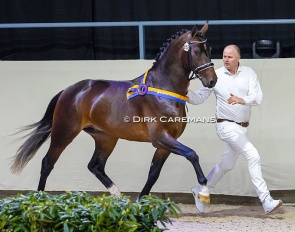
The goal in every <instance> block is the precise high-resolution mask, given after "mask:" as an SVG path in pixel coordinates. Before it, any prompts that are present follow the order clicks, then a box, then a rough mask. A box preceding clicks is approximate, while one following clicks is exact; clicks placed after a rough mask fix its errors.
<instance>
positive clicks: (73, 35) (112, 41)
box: [0, 0, 295, 60]
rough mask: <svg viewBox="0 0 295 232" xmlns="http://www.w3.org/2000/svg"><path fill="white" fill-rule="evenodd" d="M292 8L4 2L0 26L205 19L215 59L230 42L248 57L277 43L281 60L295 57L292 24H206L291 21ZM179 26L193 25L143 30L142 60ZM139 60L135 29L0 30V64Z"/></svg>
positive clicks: (100, 0)
mask: <svg viewBox="0 0 295 232" xmlns="http://www.w3.org/2000/svg"><path fill="white" fill-rule="evenodd" d="M294 9H295V1H293V0H280V1H275V0H270V1H267V2H266V1H253V0H250V1H249V0H239V1H219V0H208V1H201V0H186V1H183V0H173V1H171V0H161V1H159V0H124V1H122V0H113V1H109V0H83V1H81V0H51V1H45V0H26V1H23V0H14V1H11V0H2V1H1V2H0V23H40V22H117V21H121V22H122V21H169V20H209V31H208V33H207V37H208V40H209V41H210V43H211V45H212V47H213V50H212V57H213V58H220V57H221V54H222V50H223V47H224V46H226V45H228V44H237V45H239V46H240V48H241V52H242V57H243V58H252V44H253V42H254V41H256V40H260V39H270V40H274V41H280V42H281V44H282V46H283V52H282V57H295V39H294V33H295V26H294V25H293V24H292V25H286V24H281V25H221V26H215V25H210V20H243V19H295V11H294ZM201 26H202V25H199V27H200V28H201ZM183 28H185V29H188V30H190V29H191V28H192V25H187V26H177V25H175V26H159V27H154V26H152V27H146V35H145V36H146V51H145V52H146V58H147V59H153V58H154V57H155V56H156V54H157V53H158V51H159V48H160V47H161V46H162V44H163V43H164V42H165V41H166V39H168V38H170V36H171V35H172V34H175V33H176V32H177V31H180V30H181V29H183ZM138 58H139V44H138V28H137V27H109V28H107V27H100V28H34V29H32V28H31V29H0V60H93V59H138Z"/></svg>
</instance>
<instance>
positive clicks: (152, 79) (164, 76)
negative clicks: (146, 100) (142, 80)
mask: <svg viewBox="0 0 295 232" xmlns="http://www.w3.org/2000/svg"><path fill="white" fill-rule="evenodd" d="M188 75H189V73H185V72H180V71H179V70H173V69H172V68H167V69H160V68H158V69H156V70H152V71H151V72H150V73H149V75H148V79H147V81H148V82H147V83H149V84H150V85H152V86H153V87H155V88H160V89H163V90H167V91H171V92H175V93H178V94H181V95H185V94H186V93H187V89H188V86H189V81H188Z"/></svg>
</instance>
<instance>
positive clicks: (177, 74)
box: [11, 22, 217, 198]
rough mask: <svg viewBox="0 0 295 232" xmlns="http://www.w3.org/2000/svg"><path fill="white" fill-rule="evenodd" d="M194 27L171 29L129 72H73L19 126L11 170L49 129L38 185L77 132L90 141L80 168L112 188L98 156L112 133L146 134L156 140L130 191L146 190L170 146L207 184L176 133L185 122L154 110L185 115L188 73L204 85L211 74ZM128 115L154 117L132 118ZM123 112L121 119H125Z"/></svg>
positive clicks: (106, 152) (105, 152)
mask: <svg viewBox="0 0 295 232" xmlns="http://www.w3.org/2000/svg"><path fill="white" fill-rule="evenodd" d="M207 30H208V22H206V23H205V24H204V26H203V27H202V29H201V30H198V29H197V25H195V26H194V27H193V28H192V30H191V31H188V30H182V31H179V32H178V33H176V34H175V35H173V36H171V38H170V39H168V40H167V43H165V44H164V46H163V47H162V48H161V49H160V52H159V53H158V55H157V56H156V59H155V62H154V63H153V65H152V67H151V68H150V69H149V70H148V71H147V72H145V74H144V75H141V76H139V77H137V78H135V79H133V80H126V81H111V80H89V79H87V80H81V81H79V82H77V83H75V84H73V85H71V86H69V87H67V88H65V89H64V90H62V91H61V92H59V93H58V94H57V95H56V96H54V97H53V98H52V100H51V101H50V103H49V104H48V107H47V109H46V112H45V114H44V116H43V118H42V119H41V120H40V121H39V122H36V123H33V124H31V125H28V126H25V127H23V128H22V129H21V130H20V131H19V132H22V131H26V130H32V131H31V132H30V133H29V134H27V135H26V136H25V137H27V138H26V140H25V142H24V143H23V144H22V145H21V146H20V147H19V149H18V151H17V153H16V155H15V156H14V157H13V163H12V166H11V171H12V172H13V173H17V172H21V170H22V169H23V168H24V167H25V165H26V164H27V163H28V162H29V160H30V159H32V158H33V156H34V155H35V153H36V152H37V151H38V149H39V148H40V147H41V145H42V144H43V143H44V142H45V141H46V140H47V139H49V137H50V136H51V141H50V146H49V149H48V151H47V153H46V155H45V156H44V158H43V159H42V165H41V175H40V180H39V185H38V191H44V189H45V185H46V180H47V178H48V176H49V174H50V172H51V171H52V170H53V168H54V165H55V163H56V162H57V160H58V158H59V156H60V155H61V153H62V152H63V151H64V149H65V148H66V147H67V146H68V145H69V144H70V143H71V142H72V141H73V139H74V138H75V137H76V136H77V135H78V134H79V133H80V132H81V131H85V132H86V133H88V134H89V135H90V136H91V137H92V138H93V139H94V142H95V150H94V153H93V156H92V158H91V160H90V162H89V164H88V169H89V170H90V172H92V173H93V174H94V175H95V176H96V177H97V178H98V179H99V180H100V181H101V183H102V184H103V185H104V186H105V187H106V188H107V189H108V191H109V192H110V194H116V195H120V190H119V189H118V187H117V186H116V185H115V184H114V183H113V181H112V180H111V179H110V178H109V177H108V175H107V174H106V173H105V165H106V162H107V160H108V158H109V156H110V155H111V153H112V151H113V149H114V147H115V146H116V143H117V141H118V140H119V139H125V140H129V141H139V142H149V143H152V145H153V146H154V147H155V148H156V151H155V153H154V156H153V159H152V162H151V166H150V170H149V174H148V178H147V181H146V183H145V186H144V188H143V189H142V191H141V192H140V194H139V196H138V198H141V197H142V196H144V195H148V194H149V193H150V191H151V189H152V187H153V185H154V184H155V182H156V181H157V179H158V177H159V175H160V172H161V169H162V166H163V164H164V163H165V161H166V159H167V158H168V156H169V155H170V153H174V154H177V155H180V156H183V157H185V158H186V159H187V160H189V161H190V162H191V164H192V165H193V167H194V170H195V172H196V175H197V179H198V182H199V184H201V185H202V186H205V187H206V185H207V179H206V178H205V176H204V174H203V171H202V169H201V166H200V164H199V157H198V155H197V154H196V152H195V151H194V150H192V149H191V148H189V147H187V146H185V145H183V144H182V143H180V142H178V141H177V138H178V137H179V136H180V135H181V134H182V133H183V131H184V129H185V126H186V122H185V120H182V121H181V120H178V121H176V122H173V123H171V122H167V121H166V122H165V121H164V122H163V121H162V122H161V121H160V120H159V119H160V118H161V117H162V116H165V117H167V118H176V117H178V118H181V117H185V116H186V112H185V103H186V100H187V99H188V97H187V96H186V94H187V91H188V87H189V83H190V80H192V79H195V78H198V79H200V80H201V82H202V84H203V85H204V86H206V87H209V88H212V87H214V85H215V84H216V82H217V76H216V73H215V70H214V64H213V63H212V62H211V59H210V51H209V49H210V48H209V46H208V44H207V39H206V37H205V34H206V32H207ZM134 117H139V118H145V119H147V118H154V119H158V120H157V121H156V120H146V121H144V120H140V122H138V121H136V122H135V121H134V120H132V119H133V118H134ZM127 119H128V120H127Z"/></svg>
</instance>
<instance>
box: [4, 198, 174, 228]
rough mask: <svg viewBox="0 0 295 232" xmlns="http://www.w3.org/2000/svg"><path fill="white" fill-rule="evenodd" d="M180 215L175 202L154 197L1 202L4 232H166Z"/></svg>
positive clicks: (29, 199)
mask: <svg viewBox="0 0 295 232" xmlns="http://www.w3.org/2000/svg"><path fill="white" fill-rule="evenodd" d="M177 212H180V209H179V207H178V206H177V205H176V204H175V203H174V202H172V201H170V200H169V199H168V200H163V199H160V198H158V197H157V196H152V195H149V196H145V197H142V198H141V199H140V200H139V201H138V202H132V201H131V200H130V198H129V197H127V196H124V195H122V196H121V197H118V196H114V195H111V196H106V195H102V196H100V197H93V196H91V195H89V194H87V193H85V192H65V193H63V194H60V195H52V194H49V193H46V192H29V193H27V194H25V195H23V194H18V195H16V196H13V197H8V198H5V199H2V200H0V231H13V232H17V231H21V232H23V231H28V232H37V231H38V232H39V231H42V232H55V231H65V232H66V231H103V232H106V231H109V232H119V231H130V232H132V231H164V230H165V228H166V224H167V223H170V224H172V223H171V220H170V219H169V215H170V216H173V217H178V213H177ZM159 224H161V225H162V226H161V228H160V227H159V226H158V225H159Z"/></svg>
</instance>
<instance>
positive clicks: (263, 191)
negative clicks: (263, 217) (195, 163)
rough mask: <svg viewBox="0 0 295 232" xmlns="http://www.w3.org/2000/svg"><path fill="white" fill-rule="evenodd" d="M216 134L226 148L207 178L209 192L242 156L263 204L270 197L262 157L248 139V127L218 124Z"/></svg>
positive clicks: (228, 123)
mask: <svg viewBox="0 0 295 232" xmlns="http://www.w3.org/2000/svg"><path fill="white" fill-rule="evenodd" d="M216 132H217V135H218V136H219V138H220V139H221V140H222V141H224V142H225V148H224V152H223V155H222V157H221V160H220V162H219V163H218V164H217V165H216V166H215V167H214V168H213V169H212V170H211V172H210V173H209V175H208V176H207V179H208V182H207V186H208V189H209V191H210V190H212V189H213V188H214V187H215V186H216V184H217V183H218V181H219V180H220V179H221V178H222V177H223V176H224V174H225V173H226V172H228V171H230V170H231V169H233V167H234V166H235V164H236V161H237V159H238V157H239V155H242V156H243V157H244V158H245V159H246V160H247V163H248V170H249V173H250V176H251V180H252V183H253V184H254V186H255V190H256V193H257V195H258V197H259V199H260V201H261V202H262V201H263V200H264V199H265V198H266V197H267V196H268V195H269V191H268V189H267V186H266V183H265V181H264V179H263V177H262V172H261V164H260V156H259V154H258V152H257V150H256V148H255V147H254V146H253V144H252V143H251V142H250V141H249V139H248V137H247V134H246V133H247V127H242V126H240V125H238V124H236V123H235V122H227V121H225V122H220V123H216Z"/></svg>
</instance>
